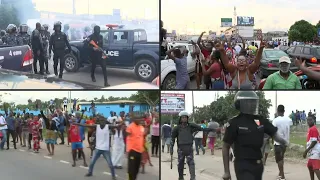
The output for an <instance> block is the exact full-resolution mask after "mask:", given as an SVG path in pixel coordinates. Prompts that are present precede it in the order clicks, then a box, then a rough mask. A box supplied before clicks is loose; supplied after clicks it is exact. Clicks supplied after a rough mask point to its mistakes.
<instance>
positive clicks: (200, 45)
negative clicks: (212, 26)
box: [197, 32, 206, 49]
mask: <svg viewBox="0 0 320 180" xmlns="http://www.w3.org/2000/svg"><path fill="white" fill-rule="evenodd" d="M204 33H206V32H202V33H201V34H200V36H199V38H198V40H197V44H198V46H199V47H200V49H204V46H203V45H202V44H201V39H202V36H203V34H204Z"/></svg>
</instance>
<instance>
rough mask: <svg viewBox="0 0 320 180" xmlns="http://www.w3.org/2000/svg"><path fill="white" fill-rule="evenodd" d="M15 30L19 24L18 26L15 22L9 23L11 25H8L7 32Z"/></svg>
mask: <svg viewBox="0 0 320 180" xmlns="http://www.w3.org/2000/svg"><path fill="white" fill-rule="evenodd" d="M15 31H17V26H16V25H14V24H9V25H8V26H7V32H8V33H11V32H15Z"/></svg>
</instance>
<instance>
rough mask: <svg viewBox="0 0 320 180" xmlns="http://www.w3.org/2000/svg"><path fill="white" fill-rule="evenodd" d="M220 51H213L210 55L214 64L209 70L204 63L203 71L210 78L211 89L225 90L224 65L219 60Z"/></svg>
mask: <svg viewBox="0 0 320 180" xmlns="http://www.w3.org/2000/svg"><path fill="white" fill-rule="evenodd" d="M217 53H218V51H213V52H212V53H211V55H210V57H211V61H212V64H211V66H210V67H209V68H208V69H207V68H206V67H205V65H204V62H202V71H203V74H204V75H208V76H210V81H211V89H224V81H223V77H222V65H221V63H220V61H219V59H217Z"/></svg>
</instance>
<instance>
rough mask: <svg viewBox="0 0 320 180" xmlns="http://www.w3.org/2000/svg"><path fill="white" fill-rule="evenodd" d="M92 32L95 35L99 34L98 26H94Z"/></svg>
mask: <svg viewBox="0 0 320 180" xmlns="http://www.w3.org/2000/svg"><path fill="white" fill-rule="evenodd" d="M93 33H94V34H95V35H99V34H100V26H94V28H93Z"/></svg>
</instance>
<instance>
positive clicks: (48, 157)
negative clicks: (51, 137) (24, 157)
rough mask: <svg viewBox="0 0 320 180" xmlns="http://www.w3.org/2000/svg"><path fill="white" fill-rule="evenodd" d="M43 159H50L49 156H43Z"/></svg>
mask: <svg viewBox="0 0 320 180" xmlns="http://www.w3.org/2000/svg"><path fill="white" fill-rule="evenodd" d="M43 157H44V158H47V159H52V157H50V156H43Z"/></svg>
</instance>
